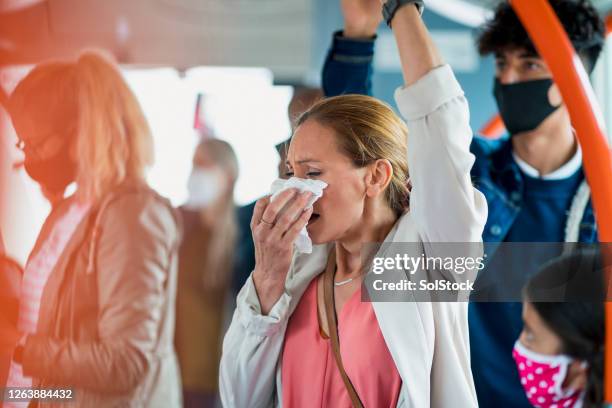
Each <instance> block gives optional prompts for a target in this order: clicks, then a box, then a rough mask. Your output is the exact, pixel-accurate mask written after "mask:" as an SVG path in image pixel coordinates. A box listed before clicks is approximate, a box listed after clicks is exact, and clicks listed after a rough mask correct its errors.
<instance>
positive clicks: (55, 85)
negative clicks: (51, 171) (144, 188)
mask: <svg viewBox="0 0 612 408" xmlns="http://www.w3.org/2000/svg"><path fill="white" fill-rule="evenodd" d="M9 109H10V111H11V115H12V116H13V120H30V121H32V120H35V121H36V123H41V124H44V125H46V126H49V127H50V130H52V131H54V132H57V133H58V134H60V135H62V136H64V137H66V138H69V137H76V154H77V177H76V178H77V180H76V181H77V184H78V190H77V196H78V197H79V198H80V199H83V200H87V201H97V200H100V199H101V198H102V197H103V196H104V195H105V194H107V193H108V192H109V191H110V190H112V189H113V188H115V187H117V186H118V185H119V184H121V183H123V182H124V181H126V180H128V179H136V180H143V181H144V176H145V175H144V172H145V169H146V167H147V166H149V165H151V164H152V163H153V139H152V136H151V131H150V129H149V125H148V123H147V121H146V119H145V116H144V114H143V112H142V109H141V107H140V105H139V103H138V100H137V99H136V96H135V95H134V93H133V92H132V91H131V90H130V88H129V87H128V85H127V83H126V82H125V80H124V79H123V77H122V75H121V73H120V72H119V70H118V68H117V66H116V65H115V64H114V63H113V62H110V61H109V60H108V59H106V58H105V57H104V56H102V54H100V53H98V52H94V51H88V52H84V53H82V54H81V55H80V56H79V58H78V59H77V60H76V61H68V62H62V61H54V62H46V63H42V64H39V65H37V66H36V67H35V68H34V69H32V71H31V72H30V73H29V74H28V75H27V76H26V77H25V78H24V79H23V80H22V81H21V82H20V83H19V84H18V85H17V87H16V88H15V91H14V92H13V94H12V95H11V99H10V105H9Z"/></svg>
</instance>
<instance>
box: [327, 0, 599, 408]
mask: <svg viewBox="0 0 612 408" xmlns="http://www.w3.org/2000/svg"><path fill="white" fill-rule="evenodd" d="M550 4H551V6H552V7H553V9H554V11H555V12H556V14H557V16H558V17H559V19H560V21H561V23H562V25H563V27H564V28H565V30H566V32H567V33H568V36H569V38H570V41H571V42H572V44H573V45H574V47H575V49H576V50H577V51H578V53H579V56H580V57H581V60H582V62H583V64H584V66H585V68H586V70H587V71H588V72H591V71H592V70H593V68H594V66H595V63H596V61H597V58H598V56H599V54H600V52H601V50H602V47H603V43H604V25H603V22H602V20H601V18H600V16H599V15H598V14H597V12H596V11H595V9H594V8H593V7H592V5H591V4H590V3H589V2H588V1H585V0H578V1H575V0H551V1H550ZM342 9H343V14H344V19H345V22H344V30H343V31H339V32H336V33H335V34H334V38H333V43H332V46H331V49H330V51H329V53H328V55H327V59H326V61H325V65H324V67H323V78H322V84H323V90H324V92H325V94H326V95H327V96H334V95H340V94H345V93H362V94H371V90H372V84H371V76H372V61H373V54H374V42H375V38H376V31H377V28H378V26H379V25H380V21H381V15H380V10H379V0H343V1H342ZM477 43H478V44H477V45H478V49H479V51H480V53H481V54H482V55H486V54H494V55H495V57H496V76H495V78H494V87H493V90H494V94H495V98H496V101H497V105H498V108H499V111H500V113H501V116H502V118H503V120H504V122H505V125H506V128H507V129H508V130H509V132H510V137H508V138H503V139H500V140H494V141H491V140H486V139H483V138H479V137H475V138H474V140H473V142H472V145H471V151H472V153H473V154H474V155H475V156H476V162H475V164H474V167H473V168H472V179H473V181H474V183H475V185H476V187H477V188H478V189H479V190H480V191H482V192H483V193H484V195H485V196H486V198H487V202H488V207H489V216H488V219H487V224H486V226H485V229H484V233H483V240H484V241H485V242H492V243H493V242H564V241H569V242H572V241H580V242H587V243H590V242H596V241H597V231H596V224H595V219H594V215H593V208H592V205H591V202H590V193H589V188H588V184H587V183H586V180H585V178H584V173H583V171H582V157H581V153H580V148H579V146H578V143H577V140H576V138H575V135H574V131H573V129H572V124H571V121H570V117H569V113H568V111H567V108H566V107H565V105H564V103H563V101H562V99H561V95H560V92H559V89H558V88H557V86H556V85H555V84H554V83H553V81H552V75H551V73H550V71H549V69H548V67H547V66H546V63H545V62H544V61H543V60H542V59H541V58H540V57H539V56H538V54H537V52H536V50H535V48H534V46H533V43H532V42H531V40H530V38H529V36H528V35H527V33H526V31H525V29H524V28H523V26H522V24H521V23H520V21H519V19H518V18H517V16H516V15H515V13H514V11H513V10H512V8H511V6H510V5H509V4H508V3H507V2H503V3H501V4H500V5H499V7H498V8H497V10H496V12H495V15H494V17H493V19H492V20H491V21H490V22H489V23H488V24H487V25H486V26H485V27H484V28H483V30H482V31H481V33H480V35H479V38H478V41H477ZM489 255H491V254H489ZM501 261H502V262H503V261H504V260H501ZM534 266H535V265H531V264H529V265H523V267H520V266H518V265H513V269H514V270H516V271H524V270H529V269H533V268H534ZM494 273H495V271H494V268H489V269H488V270H485V271H484V272H483V273H482V274H481V276H479V279H481V278H483V277H485V276H486V275H485V274H494ZM522 278H523V279H526V278H527V276H524V277H522ZM493 279H494V276H493ZM521 309H522V307H521V304H520V303H519V302H518V301H517V302H516V303H472V304H471V305H470V319H469V322H470V342H471V355H472V371H473V374H474V379H475V382H476V390H477V393H478V399H479V403H480V405H481V406H483V407H489V406H494V405H495V404H498V403H499V402H501V401H503V402H504V404H506V406H513V407H529V406H530V404H529V402H528V401H527V399H526V397H525V395H524V392H523V389H522V387H521V383H520V381H519V376H518V373H517V371H516V367H515V364H514V361H513V360H512V355H511V353H512V347H513V345H514V341H515V339H516V338H517V337H518V335H519V333H520V332H521V330H522V321H521Z"/></svg>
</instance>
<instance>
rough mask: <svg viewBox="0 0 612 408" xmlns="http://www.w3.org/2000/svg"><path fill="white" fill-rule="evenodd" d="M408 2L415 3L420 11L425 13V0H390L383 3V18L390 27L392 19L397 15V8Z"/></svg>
mask: <svg viewBox="0 0 612 408" xmlns="http://www.w3.org/2000/svg"><path fill="white" fill-rule="evenodd" d="M406 4H414V5H415V6H416V8H417V9H418V10H419V13H420V14H423V9H424V8H425V3H424V1H423V0H388V1H387V2H386V3H385V4H383V7H382V13H383V18H384V19H385V21H386V22H387V25H388V26H389V27H391V20H393V16H395V13H396V12H397V10H399V9H400V8H401V7H403V6H405V5H406Z"/></svg>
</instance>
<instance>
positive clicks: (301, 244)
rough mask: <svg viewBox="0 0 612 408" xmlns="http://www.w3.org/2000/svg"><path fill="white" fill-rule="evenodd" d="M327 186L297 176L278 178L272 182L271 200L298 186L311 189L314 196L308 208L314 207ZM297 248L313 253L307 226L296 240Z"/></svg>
mask: <svg viewBox="0 0 612 408" xmlns="http://www.w3.org/2000/svg"><path fill="white" fill-rule="evenodd" d="M326 187H327V183H325V182H323V181H320V180H309V179H301V178H297V177H291V178H290V179H289V180H283V179H278V180H275V181H274V183H272V187H271V188H270V194H272V197H270V202H272V201H274V200H275V199H276V197H278V195H279V194H280V193H282V192H283V191H285V190H287V189H288V188H296V189H298V190H299V191H310V192H311V193H312V197H310V200H308V205H307V206H306V208H309V207H312V205H313V204H314V202H315V201H317V200H318V199H319V198H321V196H322V195H323V189H324V188H326ZM294 244H295V250H296V251H297V252H301V253H305V254H310V253H312V240H311V239H310V237H309V236H308V231H307V230H306V227H304V228H302V230H301V231H300V234H299V235H298V237H297V239H296V240H295V243H294Z"/></svg>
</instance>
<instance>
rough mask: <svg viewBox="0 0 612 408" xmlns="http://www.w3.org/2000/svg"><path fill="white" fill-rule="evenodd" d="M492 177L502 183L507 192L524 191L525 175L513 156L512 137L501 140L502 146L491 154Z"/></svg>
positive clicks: (499, 183)
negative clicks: (522, 174) (523, 175)
mask: <svg viewBox="0 0 612 408" xmlns="http://www.w3.org/2000/svg"><path fill="white" fill-rule="evenodd" d="M489 166H490V169H491V177H492V178H493V180H494V181H496V182H497V184H498V185H501V186H502V188H503V189H504V191H505V192H506V193H513V192H522V190H523V177H522V176H521V170H520V168H519V166H518V165H517V164H516V162H515V161H514V158H513V157H512V142H511V140H510V138H508V139H507V140H505V141H503V142H501V144H500V147H499V148H498V149H497V150H496V151H495V152H494V153H493V154H492V155H491V161H490V164H489Z"/></svg>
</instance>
